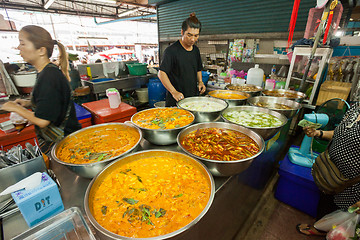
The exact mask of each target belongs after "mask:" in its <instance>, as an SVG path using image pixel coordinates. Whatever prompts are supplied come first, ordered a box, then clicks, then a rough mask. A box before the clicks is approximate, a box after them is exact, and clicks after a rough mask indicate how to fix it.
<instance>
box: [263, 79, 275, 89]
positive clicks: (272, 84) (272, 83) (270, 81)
mask: <svg viewBox="0 0 360 240" xmlns="http://www.w3.org/2000/svg"><path fill="white" fill-rule="evenodd" d="M275 83H276V81H275V79H266V81H265V89H269V90H271V89H274V88H275Z"/></svg>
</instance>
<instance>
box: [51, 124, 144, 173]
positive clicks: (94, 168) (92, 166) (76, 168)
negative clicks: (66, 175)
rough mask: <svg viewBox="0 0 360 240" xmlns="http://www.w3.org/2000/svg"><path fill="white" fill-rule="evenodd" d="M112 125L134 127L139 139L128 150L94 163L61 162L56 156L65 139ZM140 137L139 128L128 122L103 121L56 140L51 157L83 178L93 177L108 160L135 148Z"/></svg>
mask: <svg viewBox="0 0 360 240" xmlns="http://www.w3.org/2000/svg"><path fill="white" fill-rule="evenodd" d="M105 125H106V126H112V125H123V126H126V127H129V128H133V129H136V131H138V133H139V140H138V141H137V143H136V144H135V145H134V146H133V147H132V148H131V149H129V150H128V151H126V152H124V153H122V154H120V155H118V156H114V157H112V158H109V159H107V160H104V161H100V162H94V163H87V164H73V163H67V162H63V161H61V160H60V159H59V158H58V157H57V152H58V149H59V148H60V147H61V146H62V145H63V144H66V142H67V141H69V140H71V139H72V138H76V137H77V135H78V134H80V133H84V132H87V131H95V130H96V129H97V128H99V127H101V126H105ZM141 139H142V133H141V131H140V129H138V128H136V127H135V126H132V125H130V124H125V123H103V124H98V125H94V126H90V127H87V128H83V129H80V130H78V131H76V132H73V133H72V134H70V135H68V136H66V137H65V138H64V139H63V140H61V141H60V142H58V143H57V144H55V146H54V147H53V148H52V149H51V159H53V160H55V161H56V162H58V163H60V164H62V165H64V166H65V167H67V168H69V169H70V170H71V171H73V172H75V173H76V174H77V175H79V176H81V177H84V178H93V177H95V176H96V175H97V174H98V173H99V172H100V171H101V170H103V169H104V168H105V166H106V165H107V164H109V163H110V162H112V161H114V160H115V159H118V158H120V157H122V156H124V155H126V154H129V153H131V152H133V151H136V150H137V147H138V146H139V144H140V141H141Z"/></svg>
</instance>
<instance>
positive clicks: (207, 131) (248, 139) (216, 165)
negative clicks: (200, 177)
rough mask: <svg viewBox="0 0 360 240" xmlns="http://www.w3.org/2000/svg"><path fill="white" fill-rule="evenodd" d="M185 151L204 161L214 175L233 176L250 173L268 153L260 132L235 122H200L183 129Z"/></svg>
mask: <svg viewBox="0 0 360 240" xmlns="http://www.w3.org/2000/svg"><path fill="white" fill-rule="evenodd" d="M177 142H178V145H179V146H180V147H181V149H182V150H183V151H184V152H186V153H187V154H189V155H190V156H192V157H195V158H197V159H199V160H201V161H202V162H203V163H204V164H205V166H206V167H207V168H208V169H209V170H210V172H211V173H212V174H213V175H214V176H231V175H236V174H238V173H241V172H242V171H244V170H246V169H247V168H248V167H249V166H250V164H251V163H252V161H253V160H254V159H256V158H257V157H258V156H259V155H260V154H261V153H262V152H263V151H264V146H265V143H264V140H263V138H262V137H261V136H260V135H259V134H257V133H256V132H254V131H252V130H250V129H248V128H245V127H242V126H239V125H237V124H233V123H226V122H212V123H199V124H195V125H192V126H190V127H187V128H185V129H184V130H182V131H181V132H180V133H179V135H178V138H177Z"/></svg>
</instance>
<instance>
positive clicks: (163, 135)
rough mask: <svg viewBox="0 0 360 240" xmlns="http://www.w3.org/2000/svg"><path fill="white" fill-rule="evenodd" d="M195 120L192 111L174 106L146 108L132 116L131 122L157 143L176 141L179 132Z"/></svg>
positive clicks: (151, 141) (168, 143) (151, 140)
mask: <svg viewBox="0 0 360 240" xmlns="http://www.w3.org/2000/svg"><path fill="white" fill-rule="evenodd" d="M194 120H195V116H194V115H193V114H192V113H191V112H189V111H187V110H184V109H179V108H173V107H159V108H151V109H146V110H143V111H140V112H137V113H135V114H134V115H133V116H132V117H131V122H132V123H133V124H135V126H137V127H138V128H140V129H141V131H142V133H143V136H144V138H145V139H146V140H148V141H149V142H150V143H153V144H156V145H170V144H173V143H176V137H177V135H178V133H179V132H180V131H181V130H182V129H183V128H185V127H187V126H189V125H190V124H192V123H193V122H194Z"/></svg>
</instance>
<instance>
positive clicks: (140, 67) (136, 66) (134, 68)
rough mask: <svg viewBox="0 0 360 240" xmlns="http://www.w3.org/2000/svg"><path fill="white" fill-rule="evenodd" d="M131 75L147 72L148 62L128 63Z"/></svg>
mask: <svg viewBox="0 0 360 240" xmlns="http://www.w3.org/2000/svg"><path fill="white" fill-rule="evenodd" d="M126 66H127V67H128V69H129V73H130V75H135V76H140V75H145V74H146V73H147V64H146V63H127V64H126Z"/></svg>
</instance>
